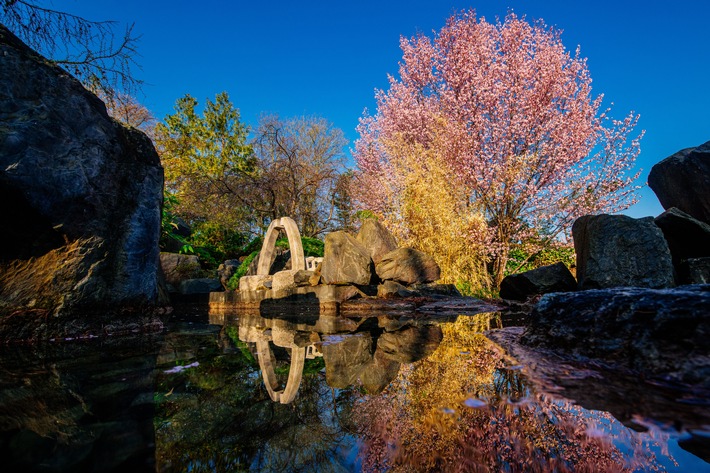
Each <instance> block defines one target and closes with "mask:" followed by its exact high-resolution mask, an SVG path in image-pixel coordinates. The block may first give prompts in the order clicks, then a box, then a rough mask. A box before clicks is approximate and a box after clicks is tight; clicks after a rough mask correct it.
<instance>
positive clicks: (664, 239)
mask: <svg viewBox="0 0 710 473" xmlns="http://www.w3.org/2000/svg"><path fill="white" fill-rule="evenodd" d="M648 181H649V186H651V188H652V189H653V190H654V192H656V194H657V196H658V199H659V201H660V202H661V204H662V205H663V207H664V208H665V209H666V211H665V212H663V213H662V214H661V215H659V216H658V217H656V218H655V219H654V218H653V217H646V218H641V219H634V218H631V217H627V216H624V215H585V216H583V217H580V218H579V219H577V220H576V221H575V223H574V225H573V226H572V235H573V238H574V248H575V253H576V255H577V267H576V272H577V282H578V283H577V284H576V286H577V287H576V289H581V290H585V289H602V288H614V287H625V286H631V287H645V288H669V287H673V286H676V285H685V284H707V283H710V192H708V189H710V142H707V143H705V144H703V145H701V146H698V147H697V148H689V149H685V150H682V151H679V152H678V153H676V154H674V155H672V156H670V157H668V158H666V159H664V160H663V161H661V162H660V163H658V164H656V165H655V166H653V168H652V169H651V173H650V174H649V178H648ZM572 290H575V287H573V285H572V284H571V280H570V275H569V274H567V273H566V272H565V271H563V270H562V269H561V268H559V269H557V270H553V269H552V267H544V268H538V269H536V270H533V271H529V272H527V273H522V274H516V275H512V276H508V277H506V278H505V279H504V280H503V282H502V284H501V297H502V298H504V299H515V300H525V299H527V298H529V297H531V296H534V295H539V294H547V293H551V292H566V291H572Z"/></svg>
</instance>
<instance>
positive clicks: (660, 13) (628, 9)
mask: <svg viewBox="0 0 710 473" xmlns="http://www.w3.org/2000/svg"><path fill="white" fill-rule="evenodd" d="M54 4H55V6H56V7H57V8H62V9H66V10H67V11H70V12H72V13H77V14H80V15H83V16H86V17H88V18H90V19H96V20H101V19H112V20H116V21H119V22H122V23H132V22H134V23H135V32H136V33H137V34H139V35H141V41H140V44H139V52H140V54H141V57H139V58H138V61H139V63H140V64H141V66H142V70H139V71H136V75H137V76H138V78H140V79H142V80H144V81H145V83H146V85H145V87H144V90H143V94H144V95H143V96H142V97H139V99H140V100H141V101H142V102H143V103H144V104H145V105H146V106H147V107H148V108H149V109H151V111H152V112H153V113H154V114H155V115H156V117H157V118H159V119H162V118H163V117H164V116H165V115H166V114H168V113H172V111H173V105H174V103H175V100H176V99H177V98H179V97H181V96H182V95H184V94H186V93H189V94H191V95H193V96H194V97H195V98H197V99H198V100H199V101H200V103H201V104H202V103H204V101H205V99H207V98H211V99H213V98H214V96H215V95H216V94H217V93H219V92H221V91H227V92H228V93H229V95H230V98H231V99H232V101H233V102H234V104H235V105H236V106H237V107H238V108H239V109H240V110H241V113H242V119H243V121H245V122H246V123H247V124H249V125H256V123H257V120H258V118H259V116H260V114H262V113H278V114H279V115H281V116H282V117H290V116H297V115H304V114H305V115H319V116H322V117H325V118H327V119H328V120H330V121H331V122H333V123H334V125H335V126H337V127H339V128H341V129H342V130H343V131H344V132H345V135H346V137H347V138H348V139H349V140H350V143H351V145H352V142H353V141H354V140H355V139H356V138H357V133H356V132H355V126H356V125H357V121H358V118H359V117H360V116H362V112H363V109H365V108H368V109H369V110H371V111H373V110H374V108H375V100H374V91H375V89H376V88H387V85H388V84H387V74H395V75H396V73H397V68H398V61H399V60H400V59H401V51H400V49H399V38H400V36H401V35H404V36H412V35H414V34H416V33H417V32H423V33H425V34H429V35H430V34H431V33H432V31H434V30H439V29H440V28H441V27H442V26H443V25H444V22H445V20H446V18H447V17H449V16H450V15H451V14H452V12H454V11H455V10H462V9H468V8H474V9H475V10H476V11H477V12H478V15H479V16H485V17H486V18H487V19H488V20H493V19H494V18H495V17H496V16H500V17H504V16H505V14H506V12H507V11H508V10H509V9H512V10H513V11H514V12H515V13H516V14H518V15H519V16H521V15H526V16H527V17H528V19H538V18H541V19H543V20H544V21H545V22H546V23H547V24H548V25H554V26H555V27H557V28H558V29H561V30H563V34H562V41H563V43H564V44H565V46H566V47H567V48H568V49H570V50H574V49H575V48H576V47H577V46H578V45H579V46H580V47H581V52H582V56H584V57H587V58H588V66H589V69H590V72H591V76H592V79H593V92H594V93H595V95H597V94H601V93H603V94H604V96H605V105H607V106H608V105H611V103H612V102H613V104H614V105H613V108H612V116H614V117H615V118H623V117H624V116H625V115H626V114H627V113H628V112H629V111H631V110H634V111H636V112H638V113H640V114H641V120H640V124H639V129H645V130H646V135H645V137H644V139H643V141H642V142H641V156H640V158H639V160H638V162H637V165H638V167H639V168H640V169H642V175H641V179H640V183H641V184H644V185H645V182H646V177H647V175H648V171H649V170H650V168H651V166H652V165H653V164H655V163H656V162H658V161H660V160H661V159H663V158H665V157H667V156H669V155H670V154H672V153H674V152H676V151H678V150H680V149H682V148H688V147H692V146H697V145H699V144H702V143H704V142H706V141H710V36H708V23H707V21H708V18H710V2H707V1H705V0H693V1H690V0H674V1H648V0H646V1H637V0H631V1H627V0H615V1H610V0H566V1H550V0H527V1H525V0H488V1H470V2H460V1H440V0H439V1H434V0H432V1H419V0H406V1H399V0H397V1H388V0H380V1H376V2H375V1H370V0H359V1H337V0H335V1H334V0H330V1H324V0H318V1H301V2H298V1H284V0H271V1H264V2H258V1H250V2H244V1H239V0H237V1H228V0H221V1H219V0H202V1H197V2H196V1H183V0H173V1H166V0H142V1H137V0H70V1H68V2H66V3H65V2H64V1H62V2H59V1H55V2H54ZM661 211H662V208H661V206H660V204H659V203H658V201H657V199H656V198H655V196H654V194H653V192H652V191H651V190H650V189H648V188H645V189H644V190H643V191H642V192H641V202H640V203H639V204H637V205H636V206H635V207H633V208H631V209H629V211H627V212H626V213H628V214H629V215H631V216H634V217H641V216H646V215H657V214H659V213H660V212H661Z"/></svg>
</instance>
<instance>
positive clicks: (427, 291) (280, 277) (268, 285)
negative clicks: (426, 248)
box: [239, 219, 460, 299]
mask: <svg viewBox="0 0 710 473" xmlns="http://www.w3.org/2000/svg"><path fill="white" fill-rule="evenodd" d="M290 268H291V267H290V265H289V263H288V262H287V263H286V265H285V268H284V269H279V268H276V271H275V270H274V265H272V266H271V270H270V272H269V273H270V274H269V275H268V276H264V275H261V276H258V275H255V274H254V273H252V274H250V273H249V272H248V273H247V276H245V277H242V278H241V279H240V282H239V290H240V291H247V292H250V291H260V290H272V291H274V292H279V291H286V292H288V290H289V289H292V288H294V287H304V286H309V287H314V286H323V285H325V286H340V287H342V286H350V287H352V289H353V290H352V291H340V294H344V295H345V294H347V297H355V296H358V295H359V296H369V297H375V296H376V297H379V298H386V299H389V298H397V297H414V296H421V295H427V296H428V297H431V296H432V295H433V296H434V297H435V296H436V295H437V294H446V295H454V296H460V293H459V292H458V291H457V290H456V288H455V287H454V286H453V285H441V284H432V283H434V282H435V281H437V280H438V279H439V278H440V275H441V270H440V268H439V265H438V264H437V263H436V261H434V259H433V258H432V257H431V256H429V255H427V254H425V253H423V252H421V251H418V250H415V249H413V248H404V247H401V248H400V247H398V245H397V241H396V239H395V238H394V236H393V235H392V234H391V233H390V232H389V230H387V228H385V227H384V225H382V224H381V223H380V222H378V221H377V220H374V219H368V220H366V221H365V222H363V224H362V227H361V228H360V231H359V232H358V234H357V235H356V236H353V235H351V234H349V233H347V232H344V231H336V232H332V233H329V234H328V235H326V237H325V244H324V255H323V258H322V261H321V262H320V264H318V265H317V266H316V267H315V268H314V269H313V270H302V269H301V270H296V269H294V270H291V269H290Z"/></svg>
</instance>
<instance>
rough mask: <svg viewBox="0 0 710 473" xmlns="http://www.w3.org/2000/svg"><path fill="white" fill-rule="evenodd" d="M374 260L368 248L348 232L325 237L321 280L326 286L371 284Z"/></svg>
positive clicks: (330, 234)
mask: <svg viewBox="0 0 710 473" xmlns="http://www.w3.org/2000/svg"><path fill="white" fill-rule="evenodd" d="M373 269H374V268H373V265H372V258H370V253H369V252H368V250H367V248H365V247H364V246H362V244H360V242H358V241H357V240H356V239H355V237H353V236H352V235H349V234H348V233H346V232H333V233H329V234H328V236H326V237H325V247H324V252H323V263H322V264H321V278H322V281H323V283H324V284H359V285H365V284H370V281H371V280H372V275H373V272H374V271H373Z"/></svg>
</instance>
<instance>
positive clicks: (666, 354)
mask: <svg viewBox="0 0 710 473" xmlns="http://www.w3.org/2000/svg"><path fill="white" fill-rule="evenodd" d="M529 321H530V322H529V327H528V329H527V331H526V332H525V334H524V335H523V337H522V339H521V341H522V342H523V343H525V344H527V345H530V346H535V347H547V348H550V349H554V350H560V351H562V352H567V353H573V354H575V355H581V356H584V357H587V358H593V359H597V360H602V361H604V362H607V363H610V364H612V365H619V366H621V367H625V368H627V369H631V370H634V371H636V372H639V373H641V374H643V375H647V376H652V377H661V378H663V379H666V380H669V381H675V382H681V383H686V384H692V385H698V386H701V387H704V388H710V365H709V364H708V362H707V360H708V351H709V349H710V341H709V340H710V286H709V285H695V286H682V287H678V288H674V289H646V288H636V287H625V288H613V289H602V290H590V291H582V292H576V293H567V294H565V293H557V294H547V295H545V296H542V299H540V302H539V303H538V304H537V306H536V308H535V309H534V310H533V312H532V314H531V315H530V318H529Z"/></svg>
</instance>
